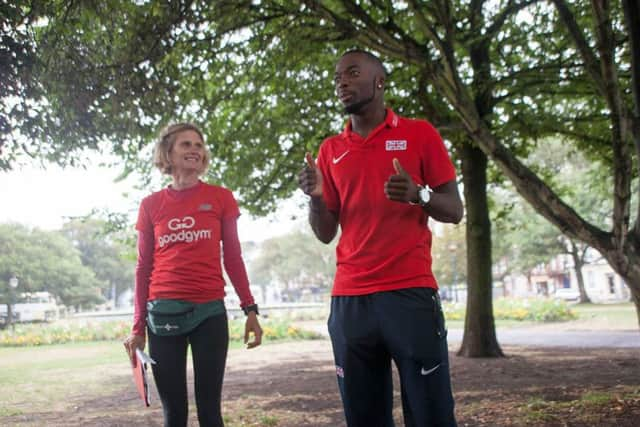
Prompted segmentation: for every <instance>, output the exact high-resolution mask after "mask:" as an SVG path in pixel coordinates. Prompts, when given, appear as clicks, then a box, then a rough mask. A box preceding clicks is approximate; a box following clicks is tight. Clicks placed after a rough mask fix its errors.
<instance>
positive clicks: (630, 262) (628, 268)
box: [596, 232, 640, 327]
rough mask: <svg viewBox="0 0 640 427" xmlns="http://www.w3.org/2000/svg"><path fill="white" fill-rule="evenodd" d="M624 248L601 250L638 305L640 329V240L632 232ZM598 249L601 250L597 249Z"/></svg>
mask: <svg viewBox="0 0 640 427" xmlns="http://www.w3.org/2000/svg"><path fill="white" fill-rule="evenodd" d="M627 236H628V238H627V241H626V242H625V245H624V248H622V249H612V250H609V251H603V250H600V253H601V254H602V256H604V257H605V258H606V259H607V261H608V262H609V265H610V266H611V267H612V268H613V269H614V270H615V272H616V273H618V274H619V275H620V277H622V278H623V279H624V281H625V283H626V284H627V286H628V287H629V290H630V291H631V296H632V298H633V302H634V303H635V305H636V315H637V316H638V326H639V327H640V238H639V237H638V234H636V233H633V232H630V233H629V234H628V235H627ZM596 249H599V248H597V247H596Z"/></svg>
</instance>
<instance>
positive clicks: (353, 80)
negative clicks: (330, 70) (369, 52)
mask: <svg viewBox="0 0 640 427" xmlns="http://www.w3.org/2000/svg"><path fill="white" fill-rule="evenodd" d="M334 83H335V85H336V94H337V95H338V99H339V100H340V102H342V105H343V106H344V109H345V111H346V112H347V113H348V114H358V113H361V112H362V111H363V110H364V109H366V107H367V106H368V105H369V104H371V102H372V101H373V100H374V99H375V97H376V76H375V74H374V68H373V66H372V64H371V62H370V60H369V59H368V58H367V57H366V56H365V55H363V54H361V53H350V54H347V55H345V56H343V57H342V58H340V61H338V64H337V65H336V71H335V74H334Z"/></svg>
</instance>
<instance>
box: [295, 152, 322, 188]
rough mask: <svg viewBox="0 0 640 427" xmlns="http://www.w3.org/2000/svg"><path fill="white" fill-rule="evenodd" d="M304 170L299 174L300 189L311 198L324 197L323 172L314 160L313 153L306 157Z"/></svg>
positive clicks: (307, 154)
mask: <svg viewBox="0 0 640 427" xmlns="http://www.w3.org/2000/svg"><path fill="white" fill-rule="evenodd" d="M304 158H305V165H304V168H302V170H301V171H300V172H299V173H298V187H300V189H301V190H302V191H303V192H304V194H307V195H309V196H311V197H320V196H322V172H320V169H319V168H318V166H317V165H316V162H315V161H314V160H313V156H312V155H311V153H309V152H307V153H306V154H305V156H304Z"/></svg>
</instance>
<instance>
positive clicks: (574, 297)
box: [553, 288, 580, 301]
mask: <svg viewBox="0 0 640 427" xmlns="http://www.w3.org/2000/svg"><path fill="white" fill-rule="evenodd" d="M553 296H554V298H556V299H562V300H565V301H578V300H579V299H580V292H579V291H578V290H577V289H573V288H560V289H556V292H555V293H554V294H553Z"/></svg>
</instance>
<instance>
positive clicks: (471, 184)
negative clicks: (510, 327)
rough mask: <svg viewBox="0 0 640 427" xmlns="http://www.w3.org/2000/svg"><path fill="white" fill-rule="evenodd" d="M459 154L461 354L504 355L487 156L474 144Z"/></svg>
mask: <svg viewBox="0 0 640 427" xmlns="http://www.w3.org/2000/svg"><path fill="white" fill-rule="evenodd" d="M460 157H461V159H462V177H463V183H464V198H465V203H466V209H467V213H466V214H467V222H466V225H467V232H466V239H467V310H466V318H465V323H464V336H463V339H462V345H461V347H460V349H459V350H458V355H460V356H465V357H501V356H504V354H503V353H502V349H501V348H500V345H499V344H498V340H497V338H496V330H495V322H494V319H493V300H492V279H491V265H492V263H491V221H490V219H489V209H488V203H487V173H486V170H487V157H486V156H485V154H484V153H483V152H482V151H481V150H480V149H478V148H477V147H474V146H472V145H471V144H464V145H463V147H462V149H461V150H460Z"/></svg>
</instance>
